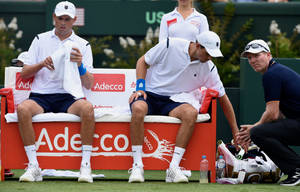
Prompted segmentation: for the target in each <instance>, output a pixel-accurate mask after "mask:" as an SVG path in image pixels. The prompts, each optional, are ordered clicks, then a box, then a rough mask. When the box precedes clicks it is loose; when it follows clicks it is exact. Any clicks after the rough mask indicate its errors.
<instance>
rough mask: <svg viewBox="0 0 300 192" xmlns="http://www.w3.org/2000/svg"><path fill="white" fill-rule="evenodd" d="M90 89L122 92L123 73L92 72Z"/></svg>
mask: <svg viewBox="0 0 300 192" xmlns="http://www.w3.org/2000/svg"><path fill="white" fill-rule="evenodd" d="M92 91H100V92H124V91H125V74H94V85H93V87H92Z"/></svg>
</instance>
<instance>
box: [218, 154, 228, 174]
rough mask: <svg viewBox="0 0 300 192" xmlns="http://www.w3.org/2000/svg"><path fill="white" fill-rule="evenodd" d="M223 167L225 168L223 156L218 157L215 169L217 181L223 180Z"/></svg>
mask: <svg viewBox="0 0 300 192" xmlns="http://www.w3.org/2000/svg"><path fill="white" fill-rule="evenodd" d="M225 167H226V163H225V160H224V159H223V156H222V155H220V156H219V159H218V161H217V169H216V172H217V175H216V176H217V179H220V178H223V177H224V176H225Z"/></svg>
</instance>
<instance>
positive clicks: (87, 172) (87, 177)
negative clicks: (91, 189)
mask: <svg viewBox="0 0 300 192" xmlns="http://www.w3.org/2000/svg"><path fill="white" fill-rule="evenodd" d="M78 182H83V183H93V177H92V170H91V166H90V165H89V166H84V165H81V167H80V175H79V177H78Z"/></svg>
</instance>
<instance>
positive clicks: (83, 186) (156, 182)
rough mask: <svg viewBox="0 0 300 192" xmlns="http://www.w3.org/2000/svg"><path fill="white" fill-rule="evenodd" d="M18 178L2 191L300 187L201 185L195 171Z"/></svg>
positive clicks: (240, 191) (254, 191) (277, 190)
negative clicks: (169, 176)
mask: <svg viewBox="0 0 300 192" xmlns="http://www.w3.org/2000/svg"><path fill="white" fill-rule="evenodd" d="M13 172H14V173H15V176H14V177H13V178H10V179H7V180H6V181H4V182H0V192H21V191H22V192H23V191H24V192H27V191H28V192H39V191H41V192H52V191H53V192H60V191H63V192H65V191H66V192H90V191H91V192H93V191H98V192H99V191H105V192H112V191H120V192H121V191H122V192H126V191H130V192H134V191H138V192H143V191H145V192H152V191H155V192H159V191H164V192H175V191H176V192H177V191H178V192H179V191H180V192H181V191H188V192H194V191H200V192H215V191H221V192H265V191H270V192H287V191H295V192H296V191H297V192H299V191H300V186H296V187H282V186H279V185H278V184H243V185H221V184H214V183H209V184H199V183H198V182H197V178H198V177H199V174H198V173H197V172H193V175H192V177H191V178H190V183H188V184H174V183H165V182H164V177H165V172H163V171H145V179H146V182H145V183H128V182H127V179H128V173H127V171H108V170H100V171H94V172H93V173H98V174H99V173H102V174H104V175H105V176H106V178H103V179H95V180H94V183H91V184H90V183H78V182H77V180H76V179H66V178H50V177H44V181H43V182H36V183H19V182H18V177H19V176H20V175H21V174H22V173H23V170H13Z"/></svg>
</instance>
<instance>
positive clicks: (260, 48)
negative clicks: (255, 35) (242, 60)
mask: <svg viewBox="0 0 300 192" xmlns="http://www.w3.org/2000/svg"><path fill="white" fill-rule="evenodd" d="M260 52H267V53H268V52H270V48H269V46H268V44H267V43H266V42H265V41H264V40H261V39H256V40H253V41H250V42H249V43H248V44H247V45H246V47H245V50H244V52H243V53H242V54H241V56H242V57H245V56H246V54H247V53H254V54H256V53H260Z"/></svg>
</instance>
